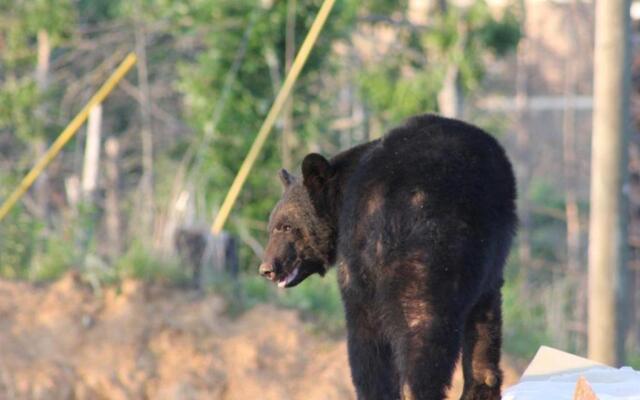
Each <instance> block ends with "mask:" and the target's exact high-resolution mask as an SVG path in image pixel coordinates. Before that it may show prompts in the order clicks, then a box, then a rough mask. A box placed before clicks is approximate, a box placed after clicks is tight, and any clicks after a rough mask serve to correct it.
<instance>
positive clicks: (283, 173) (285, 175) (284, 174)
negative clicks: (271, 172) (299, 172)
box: [278, 168, 296, 189]
mask: <svg viewBox="0 0 640 400" xmlns="http://www.w3.org/2000/svg"><path fill="white" fill-rule="evenodd" d="M278 176H279V177H280V182H282V186H284V188H285V189H286V188H288V187H289V186H291V184H292V183H293V182H295V181H296V177H295V176H293V175H291V174H290V173H289V171H287V170H286V169H284V168H282V169H281V170H280V172H278Z"/></svg>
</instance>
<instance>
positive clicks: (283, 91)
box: [211, 0, 335, 235]
mask: <svg viewBox="0 0 640 400" xmlns="http://www.w3.org/2000/svg"><path fill="white" fill-rule="evenodd" d="M334 3H335V0H325V1H324V3H322V6H321V7H320V10H319V11H318V15H317V16H316V19H315V20H314V21H313V24H312V25H311V28H310V29H309V33H307V37H306V38H305V39H304V42H303V43H302V46H300V51H299V52H298V54H297V55H296V58H295V60H294V61H293V64H292V65H291V69H290V70H289V73H288V74H287V77H286V79H285V81H284V83H283V84H282V87H281V88H280V91H279V92H278V96H277V97H276V100H275V101H274V102H273V105H272V106H271V109H270V110H269V113H268V114H267V117H266V118H265V120H264V122H263V123H262V126H261V127H260V130H259V131H258V135H256V139H255V141H254V142H253V144H252V145H251V148H250V149H249V153H247V157H246V158H245V159H244V161H243V162H242V165H241V166H240V169H239V170H238V174H237V175H236V177H235V179H234V180H233V183H232V184H231V187H230V188H229V192H228V193H227V196H226V197H225V199H224V201H223V202H222V206H221V207H220V211H219V212H218V214H217V215H216V218H215V220H214V221H213V225H212V226H211V233H213V234H214V235H217V234H218V233H220V232H221V231H222V228H223V227H224V224H225V222H226V221H227V217H229V213H230V212H231V209H232V208H233V205H234V204H235V202H236V199H237V198H238V195H239V194H240V190H241V189H242V186H243V185H244V183H245V181H246V180H247V176H248V175H249V172H250V171H251V168H252V167H253V164H254V163H255V161H256V158H257V157H258V154H260V150H261V149H262V146H263V145H264V142H265V140H267V137H268V136H269V133H270V132H271V128H273V124H274V123H275V122H276V118H277V117H278V114H279V113H280V111H281V110H282V107H283V106H284V103H285V102H286V100H287V98H288V97H289V93H291V89H292V88H293V85H294V84H295V82H296V80H297V79H298V76H299V75H300V71H302V68H303V67H304V64H305V63H306V62H307V58H308V57H309V53H311V50H312V49H313V46H314V44H315V42H316V39H317V38H318V35H319V34H320V31H321V30H322V28H323V26H324V23H325V22H326V20H327V17H328V16H329V13H330V12H331V9H332V8H333V5H334Z"/></svg>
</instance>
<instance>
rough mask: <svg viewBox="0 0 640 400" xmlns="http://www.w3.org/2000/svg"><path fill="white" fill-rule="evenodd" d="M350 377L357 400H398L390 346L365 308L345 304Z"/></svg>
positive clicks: (398, 393) (397, 387)
mask: <svg viewBox="0 0 640 400" xmlns="http://www.w3.org/2000/svg"><path fill="white" fill-rule="evenodd" d="M345 308H346V317H347V331H348V338H347V346H348V350H349V365H350V367H351V377H352V380H353V384H354V386H355V388H356V392H357V395H358V400H398V399H399V398H400V385H399V383H398V372H397V370H396V368H395V366H394V364H393V357H392V355H393V353H392V350H391V345H390V344H389V342H388V341H387V340H385V339H384V338H383V337H382V332H381V330H380V329H379V328H378V326H377V325H376V324H375V323H374V321H372V318H371V316H370V313H369V312H368V311H367V308H366V307H358V306H357V305H356V304H354V302H353V301H345Z"/></svg>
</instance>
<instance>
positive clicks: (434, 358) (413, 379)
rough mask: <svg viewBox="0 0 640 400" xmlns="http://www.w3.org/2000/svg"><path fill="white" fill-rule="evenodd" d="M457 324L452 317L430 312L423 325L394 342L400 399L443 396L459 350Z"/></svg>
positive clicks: (439, 399) (431, 399) (430, 399)
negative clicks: (398, 368) (399, 373)
mask: <svg viewBox="0 0 640 400" xmlns="http://www.w3.org/2000/svg"><path fill="white" fill-rule="evenodd" d="M458 326H459V323H458V321H457V320H456V319H455V318H451V317H449V316H446V317H440V316H430V318H429V322H428V323H427V324H426V325H425V326H424V327H421V329H416V328H414V329H410V332H409V333H408V334H406V335H405V336H404V338H403V339H402V340H400V341H399V343H397V346H396V348H397V351H396V353H397V357H396V363H397V364H398V365H399V366H400V368H401V379H402V382H403V384H402V398H403V400H442V399H444V398H445V391H446V389H447V388H448V387H449V385H450V384H451V377H452V375H453V370H454V368H455V364H456V360H457V358H458V354H459V353H460V342H461V337H462V332H460V330H459V329H458Z"/></svg>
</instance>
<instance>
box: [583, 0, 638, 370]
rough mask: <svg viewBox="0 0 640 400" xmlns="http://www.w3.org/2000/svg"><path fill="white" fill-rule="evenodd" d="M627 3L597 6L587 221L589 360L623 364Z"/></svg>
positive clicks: (612, 0)
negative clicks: (589, 203)
mask: <svg viewBox="0 0 640 400" xmlns="http://www.w3.org/2000/svg"><path fill="white" fill-rule="evenodd" d="M629 7H630V1H629V0H610V1H601V2H598V3H596V44H595V53H594V63H595V69H594V102H595V104H594V113H593V140H592V151H591V153H592V156H591V157H592V161H591V163H592V167H591V215H590V221H589V233H590V237H589V358H591V359H593V360H595V361H599V362H602V363H604V364H608V365H614V366H616V365H619V364H621V363H622V362H624V337H625V335H624V329H625V321H626V319H627V316H626V313H627V312H628V310H627V309H626V302H625V296H626V290H627V286H626V285H627V281H626V279H625V278H626V277H625V275H626V268H627V266H626V257H625V256H626V251H627V246H628V241H627V223H626V221H627V215H626V199H625V197H626V196H625V195H624V194H623V190H624V189H623V186H624V185H625V181H626V179H625V177H626V170H627V159H628V157H627V151H628V149H627V144H628V136H629V95H630V82H631V79H630V63H629V60H630V58H629V56H630V44H631V34H630V17H629Z"/></svg>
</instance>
